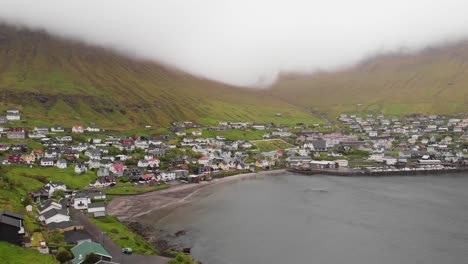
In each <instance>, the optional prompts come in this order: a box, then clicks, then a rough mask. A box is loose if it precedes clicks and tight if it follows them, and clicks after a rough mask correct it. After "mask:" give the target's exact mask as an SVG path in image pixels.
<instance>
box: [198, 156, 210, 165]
mask: <svg viewBox="0 0 468 264" xmlns="http://www.w3.org/2000/svg"><path fill="white" fill-rule="evenodd" d="M209 161H210V159H209V158H208V157H201V158H199V159H198V164H200V165H203V166H205V165H207V164H208V162H209Z"/></svg>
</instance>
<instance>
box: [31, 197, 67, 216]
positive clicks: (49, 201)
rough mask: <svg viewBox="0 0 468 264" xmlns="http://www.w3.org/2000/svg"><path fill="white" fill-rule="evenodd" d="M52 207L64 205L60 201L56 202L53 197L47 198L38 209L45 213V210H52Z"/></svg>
mask: <svg viewBox="0 0 468 264" xmlns="http://www.w3.org/2000/svg"><path fill="white" fill-rule="evenodd" d="M52 209H62V205H61V204H60V203H57V202H55V201H54V200H52V199H47V201H45V202H44V203H42V204H41V205H40V206H39V208H37V211H38V212H39V214H44V213H45V212H47V211H49V210H52Z"/></svg>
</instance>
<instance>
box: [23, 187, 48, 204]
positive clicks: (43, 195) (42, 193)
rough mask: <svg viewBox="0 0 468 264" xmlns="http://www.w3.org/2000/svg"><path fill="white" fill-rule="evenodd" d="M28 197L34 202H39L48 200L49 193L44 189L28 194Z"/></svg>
mask: <svg viewBox="0 0 468 264" xmlns="http://www.w3.org/2000/svg"><path fill="white" fill-rule="evenodd" d="M28 195H29V197H31V199H32V200H33V201H34V202H40V201H41V200H47V199H49V192H48V191H47V190H45V189H44V188H40V189H38V190H36V191H34V192H30V193H29V194H28Z"/></svg>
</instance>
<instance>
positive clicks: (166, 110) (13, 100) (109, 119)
mask: <svg viewBox="0 0 468 264" xmlns="http://www.w3.org/2000/svg"><path fill="white" fill-rule="evenodd" d="M0 102H1V103H0V110H1V109H2V108H3V109H4V108H6V107H13V106H14V107H18V108H20V109H21V110H22V111H23V112H24V113H25V114H26V117H27V118H28V119H29V120H32V119H33V120H43V121H44V120H45V121H48V120H51V121H53V122H54V123H57V124H63V125H71V124H75V123H84V124H85V125H86V124H87V123H91V122H95V123H96V124H97V125H100V126H103V127H113V128H115V127H116V125H118V126H119V127H120V128H134V127H135V125H146V124H153V125H158V124H159V125H166V124H168V123H169V122H170V121H174V120H196V121H200V122H203V123H214V122H217V121H219V120H227V121H234V120H249V121H258V122H277V123H294V122H307V123H315V122H317V120H316V118H314V117H313V116H311V115H310V114H307V113H306V112H304V111H303V110H302V109H301V108H300V107H296V106H293V105H291V104H288V103H285V102H284V101H282V100H281V99H278V98H275V97H272V96H269V95H266V94H265V93H264V92H262V91H252V90H248V89H241V88H236V87H231V86H228V85H224V84H221V83H218V82H214V81H209V80H205V79H202V78H198V77H195V76H192V75H189V74H186V73H184V72H181V71H178V70H175V69H172V68H169V67H165V66H162V65H159V64H155V63H153V62H147V61H141V60H134V59H130V58H128V57H125V56H121V55H119V54H117V53H115V52H112V51H109V50H106V49H104V48H100V47H94V46H88V45H84V44H81V43H77V42H73V41H70V40H64V39H60V38H57V37H53V36H50V35H48V34H46V33H44V32H38V31H29V30H26V29H16V28H13V27H9V26H6V25H0ZM277 112H281V113H282V117H275V113H277Z"/></svg>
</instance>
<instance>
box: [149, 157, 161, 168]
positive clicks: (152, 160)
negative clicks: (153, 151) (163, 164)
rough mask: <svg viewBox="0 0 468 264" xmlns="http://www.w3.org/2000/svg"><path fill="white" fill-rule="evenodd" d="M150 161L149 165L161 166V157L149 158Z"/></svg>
mask: <svg viewBox="0 0 468 264" xmlns="http://www.w3.org/2000/svg"><path fill="white" fill-rule="evenodd" d="M148 163H149V166H151V167H159V163H160V161H159V159H155V158H152V159H149V160H148Z"/></svg>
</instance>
